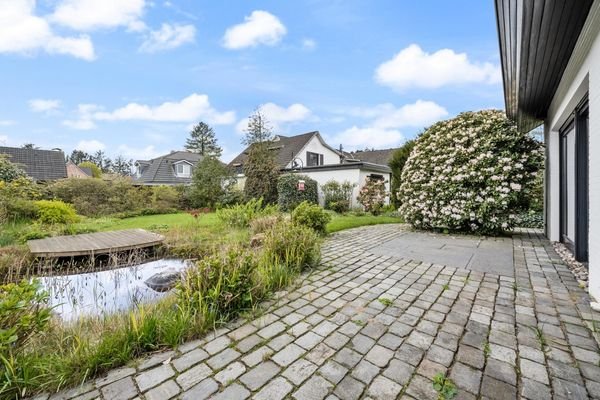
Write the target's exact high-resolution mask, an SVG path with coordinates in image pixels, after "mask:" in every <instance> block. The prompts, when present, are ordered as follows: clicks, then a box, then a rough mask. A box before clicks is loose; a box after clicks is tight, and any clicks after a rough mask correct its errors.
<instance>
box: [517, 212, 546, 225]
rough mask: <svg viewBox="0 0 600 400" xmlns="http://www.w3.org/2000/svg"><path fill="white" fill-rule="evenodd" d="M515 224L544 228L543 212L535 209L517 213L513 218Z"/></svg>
mask: <svg viewBox="0 0 600 400" xmlns="http://www.w3.org/2000/svg"><path fill="white" fill-rule="evenodd" d="M515 226H518V227H521V228H535V229H544V226H545V225H544V213H543V212H541V211H535V210H529V211H525V212H522V213H519V214H517V216H516V218H515Z"/></svg>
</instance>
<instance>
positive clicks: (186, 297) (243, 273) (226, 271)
mask: <svg viewBox="0 0 600 400" xmlns="http://www.w3.org/2000/svg"><path fill="white" fill-rule="evenodd" d="M256 265H257V264H256V259H255V257H254V255H253V254H252V253H251V252H249V251H248V250H243V249H239V248H231V249H228V250H227V251H226V252H225V253H224V254H215V255H211V256H208V257H205V258H204V259H202V260H200V261H198V263H197V264H196V267H195V268H191V269H189V270H188V271H187V273H186V275H185V278H184V280H183V283H182V284H181V285H180V287H179V288H178V290H177V296H178V299H179V304H180V305H182V306H184V307H188V308H189V309H190V310H192V312H194V313H197V314H199V315H202V316H203V318H204V323H205V326H211V325H213V324H214V323H215V322H224V321H227V320H228V319H231V318H232V317H235V316H236V315H238V314H239V313H241V312H242V311H244V310H247V309H249V308H250V307H251V305H252V303H253V300H254V297H255V296H254V281H255V280H254V279H253V277H252V275H253V273H254V271H255V270H256Z"/></svg>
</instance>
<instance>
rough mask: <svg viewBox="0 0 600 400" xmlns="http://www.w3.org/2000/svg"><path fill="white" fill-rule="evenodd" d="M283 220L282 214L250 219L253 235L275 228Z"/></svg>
mask: <svg viewBox="0 0 600 400" xmlns="http://www.w3.org/2000/svg"><path fill="white" fill-rule="evenodd" d="M281 221H282V215H281V214H274V215H266V216H264V217H258V218H255V219H253V220H252V221H250V232H252V234H253V235H256V234H258V233H264V232H266V231H268V230H270V229H273V227H274V226H275V225H277V224H278V223H279V222H281Z"/></svg>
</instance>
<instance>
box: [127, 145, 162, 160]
mask: <svg viewBox="0 0 600 400" xmlns="http://www.w3.org/2000/svg"><path fill="white" fill-rule="evenodd" d="M117 153H118V154H120V155H122V156H123V157H125V158H132V159H134V160H149V159H152V158H156V157H159V156H161V155H162V154H164V153H165V152H164V151H163V152H160V151H158V150H156V148H155V147H154V146H153V145H149V146H146V147H140V148H136V147H130V146H128V145H126V144H122V145H120V146H119V147H117Z"/></svg>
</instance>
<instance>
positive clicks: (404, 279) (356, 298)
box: [51, 225, 600, 400]
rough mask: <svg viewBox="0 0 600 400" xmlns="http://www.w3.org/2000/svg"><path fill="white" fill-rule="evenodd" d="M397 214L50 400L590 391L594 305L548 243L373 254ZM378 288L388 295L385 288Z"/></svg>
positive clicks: (572, 395)
mask: <svg viewBox="0 0 600 400" xmlns="http://www.w3.org/2000/svg"><path fill="white" fill-rule="evenodd" d="M402 234H403V231H402V227H401V226H398V225H385V226H381V225H380V226H375V227H366V228H358V229H354V230H350V231H344V232H341V233H339V234H336V235H335V236H333V237H332V238H330V239H329V240H328V241H327V242H326V244H325V246H324V249H323V267H322V268H320V269H318V270H317V271H314V272H313V273H312V274H310V275H308V276H305V277H304V281H303V282H302V284H301V285H300V286H299V287H298V288H297V289H295V290H292V291H291V292H289V293H287V292H286V293H279V294H278V296H277V297H278V299H277V300H276V301H273V302H272V304H270V305H269V308H268V310H267V312H265V314H264V315H262V316H261V317H260V318H257V319H255V320H253V321H238V322H236V323H232V324H230V325H229V326H227V327H226V328H224V329H220V330H219V331H217V332H214V333H211V334H209V335H208V336H207V337H205V338H204V339H202V340H198V341H195V342H191V343H187V344H185V345H183V346H181V347H180V348H179V349H178V350H177V351H171V352H166V353H161V354H158V355H154V356H153V357H151V358H148V359H145V360H142V361H140V362H139V364H138V365H137V366H136V367H135V368H134V367H126V368H121V369H118V370H114V371H112V372H111V373H109V374H108V375H107V376H106V377H103V378H101V379H98V380H96V381H95V382H91V383H89V384H86V385H84V386H82V387H80V388H77V389H74V390H71V391H69V392H65V393H60V394H58V395H55V396H52V397H51V398H53V399H54V398H60V399H71V398H77V399H79V400H84V399H94V398H103V399H107V400H108V399H131V398H140V399H141V398H145V399H147V400H155V399H169V398H181V399H194V400H198V399H205V398H213V399H229V400H234V399H246V398H254V399H268V400H276V399H283V398H286V399H287V398H290V399H296V400H309V399H324V398H327V399H331V400H333V399H367V398H369V399H394V398H402V399H405V398H406V399H436V398H437V395H438V393H437V392H436V391H435V390H434V388H433V385H432V378H433V377H434V376H435V375H436V374H439V373H442V374H447V375H448V376H449V377H450V378H451V379H452V380H453V381H454V382H455V383H456V386H457V387H458V394H457V395H456V397H455V398H456V399H476V398H478V399H514V398H527V399H550V398H554V399H586V398H600V366H599V363H600V355H599V350H598V345H597V342H596V341H595V340H594V338H593V334H592V332H591V330H590V329H589V327H588V325H589V321H590V320H592V319H593V318H594V319H595V318H596V317H595V316H594V315H592V311H591V309H590V308H589V306H588V304H589V299H588V296H587V294H586V293H585V292H584V291H583V290H581V289H580V288H579V287H578V286H577V282H576V281H575V279H574V278H573V276H572V274H571V273H570V271H569V270H567V268H566V267H565V266H564V265H563V263H562V261H561V260H560V259H559V258H558V256H557V255H556V254H555V253H554V251H553V250H552V246H551V244H550V243H549V242H548V241H546V240H545V239H543V237H542V236H541V235H540V234H539V233H537V232H534V231H522V232H519V233H517V234H515V235H514V236H513V238H512V246H513V247H512V248H513V258H514V270H513V272H514V275H513V276H503V275H497V274H492V273H482V272H479V271H473V270H468V269H465V268H454V267H449V266H442V265H438V264H431V263H425V262H422V261H421V260H414V259H413V260H411V259H403V258H397V257H393V256H390V255H385V254H381V252H377V253H378V254H374V253H373V249H376V248H378V247H381V244H382V243H385V242H389V241H393V240H396V239H397V238H398V237H399V236H401V235H402ZM384 299H385V300H384Z"/></svg>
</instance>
